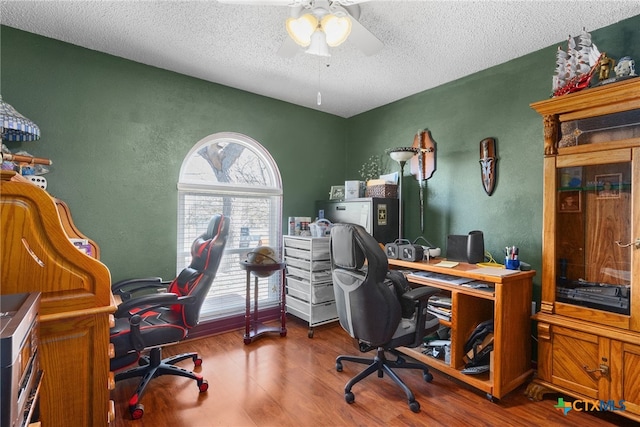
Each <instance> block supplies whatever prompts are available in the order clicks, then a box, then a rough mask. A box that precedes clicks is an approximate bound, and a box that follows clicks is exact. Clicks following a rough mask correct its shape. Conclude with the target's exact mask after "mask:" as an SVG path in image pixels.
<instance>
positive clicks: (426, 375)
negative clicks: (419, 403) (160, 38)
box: [422, 372, 433, 383]
mask: <svg viewBox="0 0 640 427" xmlns="http://www.w3.org/2000/svg"><path fill="white" fill-rule="evenodd" d="M422 378H424V380H425V381H426V382H428V383H430V382H431V381H433V375H432V374H431V372H427V373H426V374H423V375H422Z"/></svg>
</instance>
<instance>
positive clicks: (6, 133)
mask: <svg viewBox="0 0 640 427" xmlns="http://www.w3.org/2000/svg"><path fill="white" fill-rule="evenodd" d="M0 124H1V125H2V140H3V141H35V140H37V139H40V128H39V127H38V125H36V124H35V123H33V122H32V121H31V120H29V119H27V118H26V117H25V116H23V115H22V114H20V113H18V112H17V111H16V109H15V108H13V107H12V106H11V105H9V104H7V103H6V102H4V100H3V99H2V96H1V95H0Z"/></svg>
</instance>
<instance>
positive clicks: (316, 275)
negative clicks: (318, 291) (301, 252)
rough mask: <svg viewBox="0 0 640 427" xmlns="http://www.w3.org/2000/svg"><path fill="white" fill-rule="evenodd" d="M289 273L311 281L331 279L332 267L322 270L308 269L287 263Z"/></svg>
mask: <svg viewBox="0 0 640 427" xmlns="http://www.w3.org/2000/svg"><path fill="white" fill-rule="evenodd" d="M287 275H291V276H296V277H300V278H301V279H305V280H307V281H308V282H309V283H316V282H327V281H331V270H330V269H329V270H322V271H307V270H302V269H300V268H295V267H292V266H290V265H289V264H287Z"/></svg>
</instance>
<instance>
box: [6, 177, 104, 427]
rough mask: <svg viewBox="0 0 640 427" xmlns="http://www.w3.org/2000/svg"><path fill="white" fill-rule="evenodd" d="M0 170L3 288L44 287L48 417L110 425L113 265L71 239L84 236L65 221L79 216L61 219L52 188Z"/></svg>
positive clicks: (44, 405) (43, 414)
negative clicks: (15, 180) (88, 251)
mask: <svg viewBox="0 0 640 427" xmlns="http://www.w3.org/2000/svg"><path fill="white" fill-rule="evenodd" d="M3 172H4V171H3ZM2 177H3V180H2V182H1V187H0V216H1V235H2V239H0V250H1V252H0V257H1V261H2V264H1V265H0V274H1V280H2V293H3V294H10V293H18V292H41V306H40V317H39V320H40V344H39V351H40V363H41V367H42V370H43V371H44V372H45V373H46V374H45V375H44V377H43V381H42V387H41V393H40V419H41V421H42V424H43V425H46V426H51V427H56V426H70V425H73V426H86V427H94V426H106V425H108V424H109V422H110V421H112V420H113V419H114V415H115V413H114V405H113V403H112V402H111V401H110V400H109V393H110V392H109V390H110V388H112V387H113V385H114V383H113V376H112V374H111V373H110V372H109V353H110V344H109V328H110V325H111V323H112V322H113V316H112V313H113V312H114V311H115V304H114V301H113V295H112V294H111V289H110V287H111V276H110V273H109V270H108V269H107V267H106V266H105V265H104V264H102V263H101V262H100V261H98V260H97V259H94V258H92V257H90V256H87V255H86V254H84V253H82V252H81V251H79V250H78V249H77V248H76V247H75V246H74V245H73V244H72V243H71V242H70V241H69V237H82V236H81V235H79V234H78V232H77V230H76V231H75V232H73V231H67V230H66V229H65V228H64V225H63V224H65V223H67V224H73V222H72V221H71V218H70V217H67V218H65V220H64V221H63V220H62V219H61V217H60V213H61V212H64V211H65V210H64V209H61V208H60V207H59V206H57V205H56V200H55V199H53V198H52V197H51V196H49V194H47V192H46V191H44V190H42V189H40V188H39V187H37V186H35V185H33V184H31V183H24V182H14V181H10V180H9V179H12V180H13V179H14V177H11V176H8V175H7V174H5V173H3V174H2ZM67 212H68V209H67ZM74 228H75V227H74Z"/></svg>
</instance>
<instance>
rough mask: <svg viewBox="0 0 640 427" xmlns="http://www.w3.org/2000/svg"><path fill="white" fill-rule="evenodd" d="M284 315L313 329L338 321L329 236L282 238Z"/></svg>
mask: <svg viewBox="0 0 640 427" xmlns="http://www.w3.org/2000/svg"><path fill="white" fill-rule="evenodd" d="M284 254H285V257H284V260H285V263H286V265H287V275H286V287H287V300H286V301H287V312H288V313H289V314H292V315H293V316H296V317H298V318H300V319H302V320H304V321H306V322H309V338H312V337H313V327H314V326H318V325H321V324H323V323H329V322H334V321H336V320H338V313H337V310H336V304H335V301H334V298H335V297H334V294H333V281H332V277H331V260H330V256H331V255H330V252H329V237H306V236H284Z"/></svg>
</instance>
